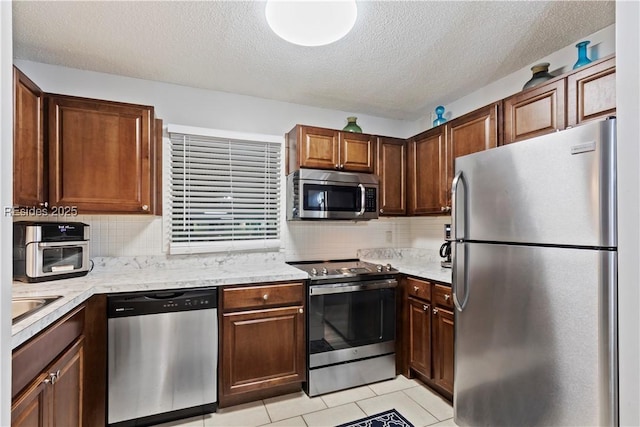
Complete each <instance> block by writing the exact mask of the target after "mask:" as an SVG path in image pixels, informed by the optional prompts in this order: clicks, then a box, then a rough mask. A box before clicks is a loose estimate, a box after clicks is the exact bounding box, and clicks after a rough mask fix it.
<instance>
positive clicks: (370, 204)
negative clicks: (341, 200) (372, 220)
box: [364, 187, 378, 212]
mask: <svg viewBox="0 0 640 427" xmlns="http://www.w3.org/2000/svg"><path fill="white" fill-rule="evenodd" d="M377 199H378V197H377V194H376V189H375V188H373V187H367V188H365V189H364V211H365V212H376V209H377V208H376V201H377Z"/></svg>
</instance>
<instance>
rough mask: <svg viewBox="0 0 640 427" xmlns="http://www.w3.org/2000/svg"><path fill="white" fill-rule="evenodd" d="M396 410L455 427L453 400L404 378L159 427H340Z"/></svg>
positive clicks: (417, 422) (419, 423) (419, 421)
mask: <svg viewBox="0 0 640 427" xmlns="http://www.w3.org/2000/svg"><path fill="white" fill-rule="evenodd" d="M392 408H394V409H395V410H397V411H398V412H400V413H401V414H402V415H403V416H404V417H405V418H406V419H408V420H409V421H410V422H411V423H412V424H413V425H414V426H415V427H425V426H451V427H456V424H455V423H454V422H453V408H452V407H451V405H450V404H449V402H447V401H446V400H444V399H443V398H441V397H440V396H439V395H437V394H436V393H434V392H432V391H431V390H430V389H428V388H427V387H425V386H424V385H423V384H422V383H421V382H420V381H416V380H410V379H407V378H406V377H404V376H402V375H399V376H398V377H396V378H395V379H393V380H389V381H384V382H380V383H376V384H371V385H368V386H363V387H357V388H352V389H349V390H344V391H339V392H336V393H331V394H326V395H323V396H318V397H313V398H310V397H308V396H307V395H306V394H305V393H304V392H298V393H293V394H287V395H285V396H278V397H274V398H271V399H265V400H259V401H256V402H252V403H247V404H244V405H238V406H233V407H230V408H224V409H219V410H218V412H216V413H214V414H209V415H205V416H200V417H194V418H189V419H184V420H180V421H174V422H171V423H164V424H158V425H157V426H156V427H258V426H272V427H276V426H285V427H286V426H289V427H306V426H309V427H316V426H336V425H339V424H343V423H346V422H349V421H355V420H357V419H359V418H363V417H366V416H367V415H373V414H376V413H378V412H383V411H386V410H388V409H392Z"/></svg>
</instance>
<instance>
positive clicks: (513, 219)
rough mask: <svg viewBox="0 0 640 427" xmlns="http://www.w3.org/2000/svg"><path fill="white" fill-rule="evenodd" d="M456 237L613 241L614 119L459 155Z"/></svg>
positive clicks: (609, 243) (610, 243)
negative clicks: (466, 154) (479, 151)
mask: <svg viewBox="0 0 640 427" xmlns="http://www.w3.org/2000/svg"><path fill="white" fill-rule="evenodd" d="M455 165H456V178H457V179H455V180H454V186H453V187H454V188H453V189H452V190H453V191H454V192H455V194H456V198H455V200H454V209H455V211H454V221H453V222H454V224H455V227H454V230H455V238H456V239H465V240H474V241H497V242H518V243H542V244H553V245H571V246H574V245H575V246H591V247H616V246H617V239H616V235H617V230H616V182H615V176H616V175H615V172H616V144H615V119H612V120H606V121H600V122H592V123H587V124H585V125H582V126H579V127H576V128H573V129H568V130H565V131H562V132H557V133H554V134H550V135H545V136H542V137H538V138H534V139H530V140H527V141H522V142H518V143H515V144H510V145H507V146H504V147H498V148H495V149H492V150H487V151H484V152H481V153H476V154H472V155H469V156H463V157H459V158H457V159H456V161H455Z"/></svg>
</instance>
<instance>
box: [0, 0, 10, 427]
mask: <svg viewBox="0 0 640 427" xmlns="http://www.w3.org/2000/svg"><path fill="white" fill-rule="evenodd" d="M11 7H12V4H11V1H0V141H1V142H0V206H11V200H12V198H13V196H12V188H13V184H12V183H13V179H12V178H11V177H12V176H13V160H12V159H13V83H12V82H13V77H12V75H13V69H12V62H13V35H12V26H11V25H12V19H11V18H12V10H11ZM3 211H4V209H3ZM11 223H12V222H11V218H10V217H5V216H2V217H1V218H0V426H8V425H9V423H10V421H11V411H10V408H11V316H10V315H9V313H10V312H11V287H10V286H6V284H7V283H11V274H12V273H11V271H12V267H13V266H12V262H11V259H12V256H11V253H12V250H13V248H12V241H13V239H12V237H11V236H12V226H11Z"/></svg>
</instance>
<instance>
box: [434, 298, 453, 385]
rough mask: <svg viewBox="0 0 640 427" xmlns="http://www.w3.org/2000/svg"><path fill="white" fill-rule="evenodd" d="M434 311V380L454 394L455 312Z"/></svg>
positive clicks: (440, 309) (438, 309) (439, 309)
mask: <svg viewBox="0 0 640 427" xmlns="http://www.w3.org/2000/svg"><path fill="white" fill-rule="evenodd" d="M433 312H434V316H433V321H434V340H433V352H434V355H433V364H434V367H433V368H434V369H433V380H434V381H435V383H436V384H437V385H439V386H440V387H442V388H443V389H445V390H447V391H448V392H450V393H452V394H453V329H454V328H453V313H452V312H451V311H448V310H444V309H442V308H436V309H434V310H433Z"/></svg>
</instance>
